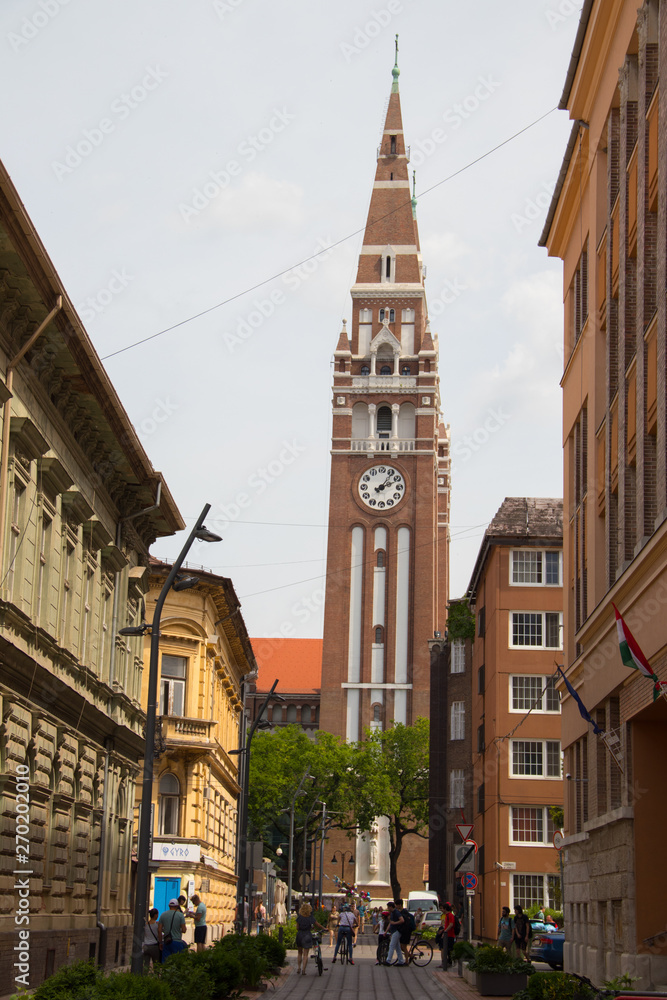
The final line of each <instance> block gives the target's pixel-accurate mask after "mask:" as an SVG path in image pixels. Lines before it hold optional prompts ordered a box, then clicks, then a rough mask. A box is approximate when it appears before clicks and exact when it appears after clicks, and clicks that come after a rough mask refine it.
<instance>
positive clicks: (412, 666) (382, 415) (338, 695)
mask: <svg viewBox="0 0 667 1000" xmlns="http://www.w3.org/2000/svg"><path fill="white" fill-rule="evenodd" d="M398 74H399V70H398V67H397V66H395V67H394V70H393V85H392V88H391V95H390V98H389V106H388V109H387V116H386V122H385V126H384V131H383V135H382V142H381V145H380V147H379V149H378V156H377V169H376V173H375V182H374V185H373V194H372V197H371V203H370V208H369V212H368V220H367V222H366V230H365V234H364V239H363V246H362V250H361V254H360V257H359V267H358V271H357V279H356V282H355V284H354V285H353V287H352V323H351V330H350V333H349V336H348V332H347V329H346V324H345V322H344V323H343V330H342V332H341V334H340V338H339V341H338V345H337V347H336V350H335V353H334V377H333V434H332V450H331V455H332V459H331V495H330V506H329V539H328V562H327V590H326V602H325V618H324V649H323V659H322V701H321V728H322V729H324V730H327V731H329V732H333V733H338V734H340V735H341V736H344V737H345V738H346V739H348V740H357V739H361V738H363V735H364V731H365V730H366V729H367V728H368V727H370V728H371V729H373V728H383V727H388V726H390V725H391V724H392V722H402V723H405V724H410V723H412V722H413V721H414V720H415V719H416V718H417V717H419V716H428V715H429V686H430V685H429V645H428V641H429V639H432V638H433V636H434V634H436V635H437V634H438V633H440V632H441V633H442V634H444V627H445V619H446V603H447V596H448V567H449V548H448V546H449V435H448V429H447V428H446V427H445V425H444V424H443V423H441V421H440V393H439V378H438V353H437V338H435V337H434V336H433V335H432V334H431V332H430V330H429V324H428V313H427V308H426V297H425V290H424V268H423V265H422V259H421V253H420V247H419V235H418V231H417V222H416V198H414V197H412V198H411V197H410V181H409V177H408V161H409V149H407V148H406V146H405V140H404V135H403V123H402V118H401V106H400V98H399V92H398ZM384 824H385V825H384V826H383V823H382V820H378V824H377V826H378V829H377V830H375V829H374V831H373V836H369V835H367V836H366V837H365V838H364V837H361V836H360V837H358V839H357V844H356V851H355V869H356V871H355V876H356V880H357V882H358V883H359V884H360V885H362V886H364V885H367V886H368V888H369V890H370V891H371V894H372V895H374V896H378V897H380V896H385V895H387V893H388V890H386V889H383V888H382V887H383V886H386V885H387V882H388V859H387V857H386V850H387V847H386V843H387V842H386V837H387V834H386V820H385V821H384ZM373 841H375V844H374V843H373ZM348 846H349V845H348ZM426 856H427V845H426V841H417V839H416V838H414V837H411V838H408V840H407V842H406V844H405V845H404V849H403V852H402V855H401V859H400V861H399V877H400V878H401V883H402V888H403V891H404V892H407V891H408V890H409V889H422V888H423V881H422V879H423V864H422V862H424V861H426ZM332 871H335V869H332ZM349 875H351V873H348V876H349Z"/></svg>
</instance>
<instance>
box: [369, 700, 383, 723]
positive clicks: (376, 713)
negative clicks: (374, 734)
mask: <svg viewBox="0 0 667 1000" xmlns="http://www.w3.org/2000/svg"><path fill="white" fill-rule="evenodd" d="M371 707H372V709H373V718H372V719H371V729H382V705H372V706H371Z"/></svg>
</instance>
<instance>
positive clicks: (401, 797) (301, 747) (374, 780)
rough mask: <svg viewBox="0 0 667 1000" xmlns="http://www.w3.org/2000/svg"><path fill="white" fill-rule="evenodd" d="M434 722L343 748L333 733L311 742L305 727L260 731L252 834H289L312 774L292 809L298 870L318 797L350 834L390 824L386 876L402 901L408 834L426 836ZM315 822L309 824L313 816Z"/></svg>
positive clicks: (253, 763) (253, 760)
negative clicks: (400, 866) (381, 821)
mask: <svg viewBox="0 0 667 1000" xmlns="http://www.w3.org/2000/svg"><path fill="white" fill-rule="evenodd" d="M428 755H429V724H428V720H427V719H417V721H416V722H415V724H414V725H413V726H403V725H401V724H398V725H395V726H392V728H391V729H386V730H374V731H372V732H371V731H369V732H368V733H367V734H366V739H364V740H362V741H361V742H360V743H346V742H345V740H343V739H341V738H340V737H338V736H333V735H332V734H331V733H325V732H322V731H320V732H317V733H316V734H315V738H314V739H312V740H311V739H309V737H308V736H307V735H306V734H305V733H304V731H303V730H302V729H301V727H300V726H285V727H282V728H280V729H279V730H277V731H276V732H271V733H261V732H258V733H256V734H255V737H254V739H253V744H252V753H251V755H250V790H249V799H248V812H249V818H250V824H251V831H252V832H251V836H256V837H257V838H258V839H259V838H261V839H263V840H265V841H270V840H271V837H272V834H275V833H276V832H277V833H278V834H279V836H280V839H281V841H287V840H288V837H289V808H290V804H291V802H292V799H293V798H294V795H295V793H296V791H297V788H298V786H299V783H300V781H301V778H302V777H303V775H304V774H305V773H306V771H307V770H308V771H309V774H310V777H311V778H312V780H306V781H305V782H304V783H303V785H302V788H301V792H300V794H299V797H298V800H297V802H296V807H295V830H297V831H298V836H297V837H296V838H295V844H294V847H295V857H296V864H295V870H296V871H297V872H299V871H301V870H302V867H303V855H302V852H303V830H304V826H305V825H306V821H307V830H308V832H307V839H310V837H312V836H313V834H314V833H315V832H316V830H317V828H318V826H319V823H320V817H319V816H318V815H317V813H318V810H317V809H316V808H315V806H316V800H317V799H321V800H323V801H325V802H326V804H327V814H328V815H329V818H330V825H331V826H333V827H335V828H337V829H343V830H347V831H348V833H349V835H350V836H353V835H354V833H355V832H356V830H357V829H359V830H369V829H370V827H371V824H372V822H373V820H374V819H375V818H376V817H377V816H386V817H387V818H388V820H389V876H390V882H391V887H392V892H393V893H394V895H395V896H397V897H398V896H400V893H401V885H400V882H399V881H398V875H397V862H398V859H399V857H400V855H401V850H402V848H403V842H404V840H405V838H406V837H408V836H418V837H424V838H425V837H427V836H428V794H429V771H428ZM309 813H310V818H309V819H308V820H307V817H308V814H309Z"/></svg>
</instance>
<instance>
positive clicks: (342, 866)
mask: <svg viewBox="0 0 667 1000" xmlns="http://www.w3.org/2000/svg"><path fill="white" fill-rule="evenodd" d="M337 854H340V880H341V882H344V881H345V861H346V860H347V861H348V862H349V863H350V864H351V865H353V864H354V854H353V853H352V851H334V853H333V858H332V859H331V864H332V865H335V864H336V863H337V861H338V858H337V857H336V855H337ZM348 854H349V855H350V856H349V858H348V857H347V855H348Z"/></svg>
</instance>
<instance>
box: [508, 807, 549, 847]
mask: <svg viewBox="0 0 667 1000" xmlns="http://www.w3.org/2000/svg"><path fill="white" fill-rule="evenodd" d="M511 824H512V829H511V843H513V844H551V842H552V840H553V835H554V832H555V827H554V824H553V820H552V819H551V816H550V814H549V806H512V808H511Z"/></svg>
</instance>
